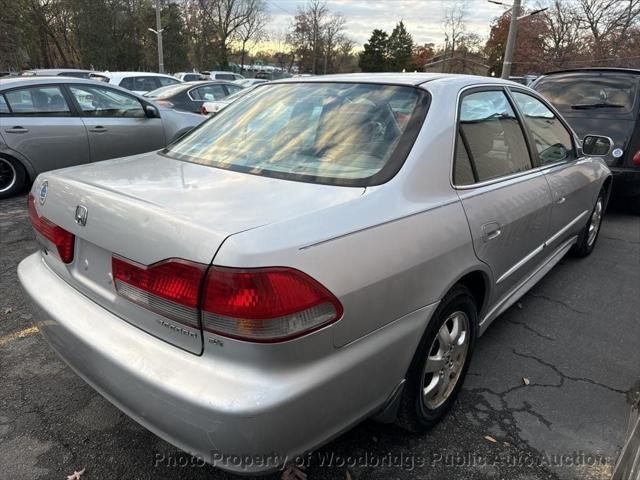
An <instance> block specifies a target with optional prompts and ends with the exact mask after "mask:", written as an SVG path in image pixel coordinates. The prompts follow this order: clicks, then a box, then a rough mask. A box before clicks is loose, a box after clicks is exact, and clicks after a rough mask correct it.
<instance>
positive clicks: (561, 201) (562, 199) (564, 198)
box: [556, 197, 567, 205]
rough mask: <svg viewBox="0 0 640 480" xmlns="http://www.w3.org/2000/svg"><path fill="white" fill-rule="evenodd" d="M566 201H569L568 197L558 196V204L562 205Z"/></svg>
mask: <svg viewBox="0 0 640 480" xmlns="http://www.w3.org/2000/svg"><path fill="white" fill-rule="evenodd" d="M566 201H567V197H560V198H558V199H557V200H556V203H557V204H558V205H562V204H563V203H564V202H566Z"/></svg>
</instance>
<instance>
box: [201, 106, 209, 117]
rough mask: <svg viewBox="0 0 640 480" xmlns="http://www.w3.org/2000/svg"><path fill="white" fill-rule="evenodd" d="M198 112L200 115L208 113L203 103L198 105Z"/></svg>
mask: <svg viewBox="0 0 640 480" xmlns="http://www.w3.org/2000/svg"><path fill="white" fill-rule="evenodd" d="M200 113H201V114H202V115H209V112H208V111H207V107H205V106H204V104H203V105H202V106H201V107H200Z"/></svg>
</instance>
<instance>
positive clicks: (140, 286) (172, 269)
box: [111, 257, 207, 328]
mask: <svg viewBox="0 0 640 480" xmlns="http://www.w3.org/2000/svg"><path fill="white" fill-rule="evenodd" d="M206 268H207V267H206V265H201V264H198V263H191V262H187V261H186V260H181V259H174V258H172V259H169V260H163V261H162V262H159V263H154V264H153V265H149V266H146V265H140V264H137V263H134V262H131V261H129V260H125V259H123V258H119V257H113V258H112V259H111V270H112V274H113V280H114V283H115V287H116V290H117V292H118V293H119V294H120V295H122V296H123V297H126V298H127V299H129V300H131V301H132V302H135V303H137V304H139V305H141V306H143V307H145V308H148V309H149V310H153V311H154V312H156V313H159V314H160V315H164V316H165V317H168V318H171V319H173V320H176V321H178V322H180V323H183V324H185V325H188V326H190V327H192V328H200V312H199V310H198V302H199V299H200V286H201V285H202V279H203V278H204V272H205V271H206Z"/></svg>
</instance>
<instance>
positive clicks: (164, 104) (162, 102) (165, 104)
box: [155, 100, 173, 108]
mask: <svg viewBox="0 0 640 480" xmlns="http://www.w3.org/2000/svg"><path fill="white" fill-rule="evenodd" d="M155 102H156V103H157V104H158V105H160V106H161V107H165V108H173V103H172V102H170V101H169V100H155Z"/></svg>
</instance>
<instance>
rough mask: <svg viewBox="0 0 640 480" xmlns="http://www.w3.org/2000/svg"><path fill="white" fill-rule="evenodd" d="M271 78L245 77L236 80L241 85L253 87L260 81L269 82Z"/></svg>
mask: <svg viewBox="0 0 640 480" xmlns="http://www.w3.org/2000/svg"><path fill="white" fill-rule="evenodd" d="M268 81H269V80H266V79H264V78H245V79H243V80H236V81H235V83H237V84H238V85H240V86H241V87H253V86H254V85H259V84H260V83H267V82H268Z"/></svg>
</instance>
